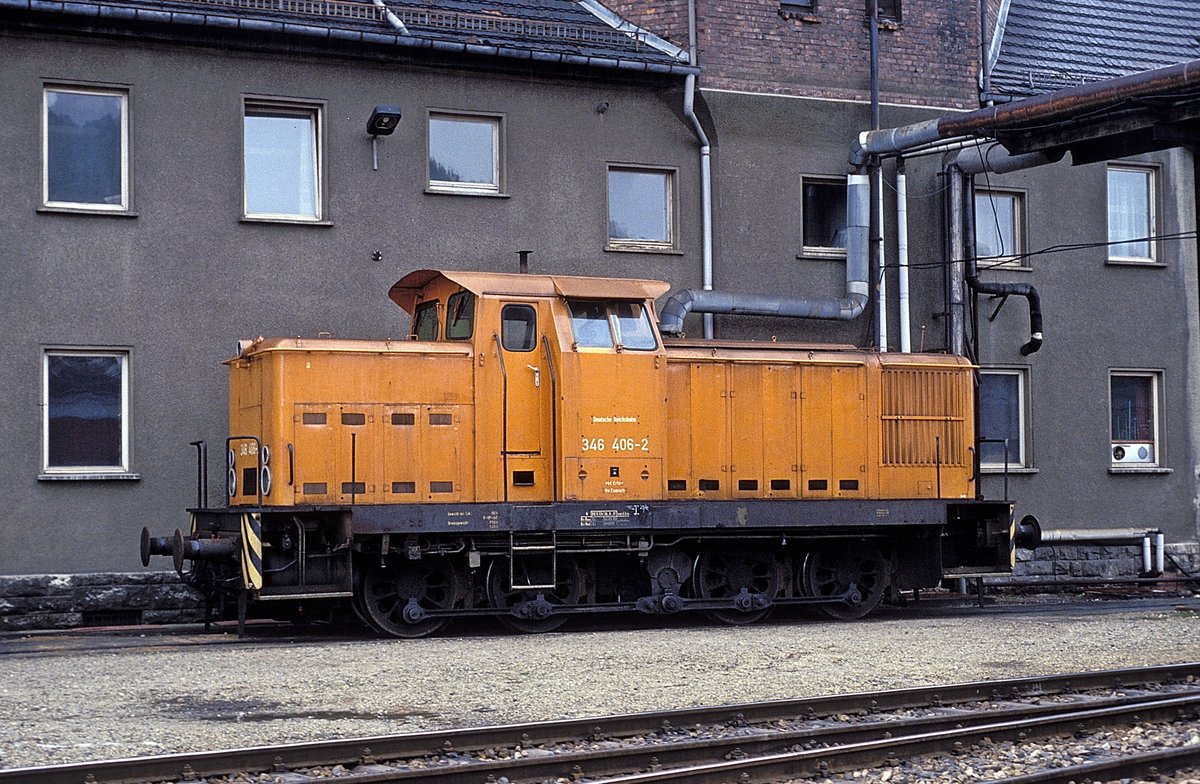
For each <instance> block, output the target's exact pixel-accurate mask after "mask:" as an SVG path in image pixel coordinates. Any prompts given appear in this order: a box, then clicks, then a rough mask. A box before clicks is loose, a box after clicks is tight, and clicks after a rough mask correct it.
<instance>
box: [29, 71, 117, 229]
mask: <svg viewBox="0 0 1200 784" xmlns="http://www.w3.org/2000/svg"><path fill="white" fill-rule="evenodd" d="M42 206H44V207H51V208H66V209H76V210H96V211H101V212H128V211H129V93H128V92H127V91H125V90H116V89H99V88H84V87H66V86H63V87H58V86H54V87H46V88H45V89H44V90H43V91H42Z"/></svg>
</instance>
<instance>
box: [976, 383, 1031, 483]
mask: <svg viewBox="0 0 1200 784" xmlns="http://www.w3.org/2000/svg"><path fill="white" fill-rule="evenodd" d="M979 435H980V437H981V438H985V439H986V438H996V439H999V438H1007V439H1008V464H1009V465H1010V466H1019V465H1022V464H1023V462H1024V461H1023V459H1022V458H1023V455H1022V452H1023V450H1022V448H1021V435H1022V433H1021V378H1020V376H1018V375H1017V374H1016V373H981V374H980V376H979ZM979 459H980V461H981V462H982V463H984V464H985V465H1004V444H995V443H982V444H980V445H979Z"/></svg>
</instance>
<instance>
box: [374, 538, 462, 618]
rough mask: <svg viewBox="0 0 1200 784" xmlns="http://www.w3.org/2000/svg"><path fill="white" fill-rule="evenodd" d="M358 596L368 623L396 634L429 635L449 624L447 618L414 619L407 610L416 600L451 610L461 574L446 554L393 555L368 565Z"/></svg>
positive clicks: (425, 607)
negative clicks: (412, 558) (413, 557)
mask: <svg viewBox="0 0 1200 784" xmlns="http://www.w3.org/2000/svg"><path fill="white" fill-rule="evenodd" d="M358 593H359V596H356V597H355V599H356V601H355V604H356V609H360V610H361V613H360V614H361V615H363V616H365V619H366V620H367V622H368V624H369V625H370V626H371V627H372V628H374V629H375V630H376V631H379V632H381V633H383V634H389V635H392V636H394V637H425V636H428V635H430V634H433V633H434V632H436V631H438V630H439V629H441V628H442V627H443V626H445V625H446V623H447V621H446V619H444V618H423V619H420V620H411V619H409V618H408V617H406V614H405V610H406V609H407V608H408V606H409V604H410V602H415V603H416V604H417V605H418V606H419V607H420V608H421V609H423V610H449V609H450V608H452V607H453V606H454V604H455V602H456V601H457V599H458V597H459V595H460V594H461V590H460V576H459V574H458V571H457V570H456V569H455V568H454V566H453V565H452V564H451V563H449V562H448V561H447V560H446V559H444V558H437V557H431V558H423V559H420V560H417V561H408V560H403V561H401V560H399V559H389V560H388V561H387V562H385V563H384V564H382V565H381V564H374V565H372V566H369V567H368V571H367V574H366V575H365V576H364V578H363V580H362V587H361V590H360V591H359V592H358Z"/></svg>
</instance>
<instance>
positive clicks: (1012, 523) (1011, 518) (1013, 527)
mask: <svg viewBox="0 0 1200 784" xmlns="http://www.w3.org/2000/svg"><path fill="white" fill-rule="evenodd" d="M1016 565H1017V518H1016V507H1015V506H1013V505H1012V504H1009V505H1008V566H1009V568H1010V569H1012V568H1016Z"/></svg>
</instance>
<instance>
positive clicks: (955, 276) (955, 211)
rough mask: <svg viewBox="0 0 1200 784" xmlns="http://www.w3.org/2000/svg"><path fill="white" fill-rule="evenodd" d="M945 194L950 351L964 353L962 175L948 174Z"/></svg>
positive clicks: (965, 344) (964, 296) (961, 354)
mask: <svg viewBox="0 0 1200 784" xmlns="http://www.w3.org/2000/svg"><path fill="white" fill-rule="evenodd" d="M946 195H947V200H948V203H949V211H950V215H949V218H948V224H949V225H948V226H947V235H948V237H949V241H950V259H949V263H948V264H947V265H946V276H947V277H946V290H947V291H948V292H949V299H950V313H949V318H948V320H947V321H948V324H949V329H950V335H949V339H950V343H949V345H950V353H951V354H954V355H956V356H960V357H961V356H964V355H965V354H966V353H967V318H966V294H965V292H964V290H963V289H964V285H965V283H966V274H965V270H964V269H963V253H962V250H963V244H964V243H963V209H964V207H963V197H964V193H963V180H962V177H961V176H957V177H955V176H947V182H946Z"/></svg>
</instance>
